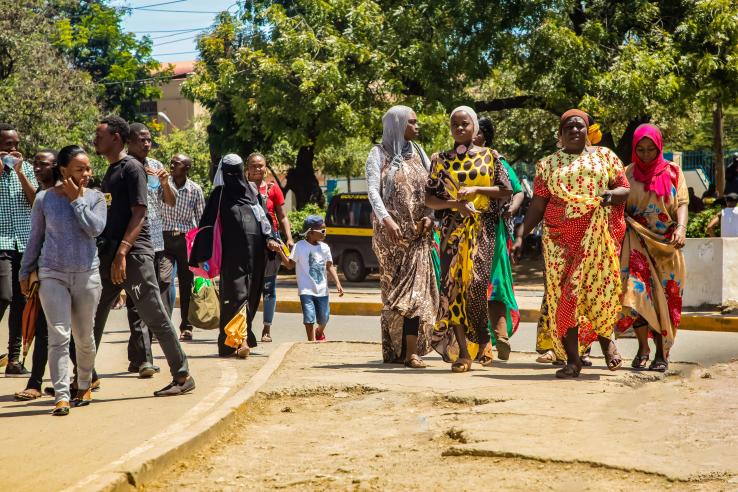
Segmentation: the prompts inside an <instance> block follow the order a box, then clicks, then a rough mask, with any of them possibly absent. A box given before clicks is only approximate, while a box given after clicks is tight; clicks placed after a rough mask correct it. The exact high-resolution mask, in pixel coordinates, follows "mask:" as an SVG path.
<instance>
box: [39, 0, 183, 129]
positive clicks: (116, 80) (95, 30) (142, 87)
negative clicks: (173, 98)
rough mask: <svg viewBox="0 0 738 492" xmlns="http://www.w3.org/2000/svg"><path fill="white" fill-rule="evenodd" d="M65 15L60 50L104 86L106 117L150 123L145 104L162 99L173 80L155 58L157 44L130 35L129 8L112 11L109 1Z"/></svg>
mask: <svg viewBox="0 0 738 492" xmlns="http://www.w3.org/2000/svg"><path fill="white" fill-rule="evenodd" d="M62 11H63V13H64V17H62V18H60V19H59V20H58V22H57V30H56V33H55V34H54V36H53V41H54V45H55V46H56V47H57V48H58V49H60V50H61V51H62V52H63V53H64V54H65V56H66V57H67V59H68V60H69V62H70V63H71V64H72V65H73V66H74V67H76V68H79V69H81V70H84V71H86V72H88V73H89V74H90V75H91V77H92V79H93V80H94V81H95V82H96V83H97V84H98V86H97V89H98V91H97V97H98V101H99V103H100V105H101V107H102V108H103V110H104V111H105V112H106V113H116V114H120V115H121V116H122V117H123V118H125V119H127V120H129V121H144V115H143V114H141V111H140V107H141V103H142V102H144V101H150V100H155V99H157V98H159V97H160V96H161V90H160V89H159V87H158V86H159V85H160V83H161V80H164V79H166V77H167V76H169V75H170V71H168V70H161V66H160V64H159V62H158V61H156V60H155V59H154V58H153V57H152V56H151V53H152V51H151V50H152V43H151V40H150V39H148V38H144V39H143V40H141V41H139V40H137V39H136V36H135V35H134V34H133V33H129V32H125V31H124V29H123V16H124V15H125V14H126V11H125V9H121V8H116V7H111V6H108V5H107V2H106V1H104V0H83V1H79V2H73V3H72V4H71V5H69V6H67V7H65V8H63V10H62ZM155 73H158V74H157V75H156V76H154V74H155Z"/></svg>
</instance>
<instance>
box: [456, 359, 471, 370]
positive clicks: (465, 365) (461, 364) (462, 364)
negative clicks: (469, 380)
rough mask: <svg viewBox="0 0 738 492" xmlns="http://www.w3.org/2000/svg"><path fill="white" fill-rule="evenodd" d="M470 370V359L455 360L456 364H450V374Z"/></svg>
mask: <svg viewBox="0 0 738 492" xmlns="http://www.w3.org/2000/svg"><path fill="white" fill-rule="evenodd" d="M471 368H472V360H471V359H456V362H454V363H453V364H451V372H469V371H471Z"/></svg>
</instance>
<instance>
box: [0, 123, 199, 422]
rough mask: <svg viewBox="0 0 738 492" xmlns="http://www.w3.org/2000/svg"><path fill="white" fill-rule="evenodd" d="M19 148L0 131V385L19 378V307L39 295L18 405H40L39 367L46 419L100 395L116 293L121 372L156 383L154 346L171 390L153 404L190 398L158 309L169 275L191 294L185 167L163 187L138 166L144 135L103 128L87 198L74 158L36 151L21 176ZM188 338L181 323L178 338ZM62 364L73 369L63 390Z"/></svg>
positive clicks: (155, 171)
mask: <svg viewBox="0 0 738 492" xmlns="http://www.w3.org/2000/svg"><path fill="white" fill-rule="evenodd" d="M19 143H20V139H19V136H18V132H17V131H16V130H15V129H14V128H12V127H10V126H8V125H4V126H0V154H1V155H2V169H1V174H0V208H2V210H3V214H4V215H3V219H2V224H1V225H0V243H2V244H0V288H1V289H2V298H0V309H1V310H2V311H0V316H2V314H4V311H5V310H6V308H7V307H8V306H10V311H11V313H10V318H9V323H8V324H9V331H10V337H9V345H8V362H7V367H6V369H5V373H6V375H10V376H24V375H25V374H27V370H26V369H25V367H24V366H23V364H22V363H21V361H20V346H21V332H22V321H21V316H22V312H23V309H24V305H25V296H26V295H29V294H30V293H31V291H32V290H33V289H36V288H37V289H38V297H39V300H40V304H41V307H42V310H41V313H40V314H39V319H38V322H37V327H36V337H35V346H34V356H33V361H32V364H33V366H32V371H31V376H30V378H29V381H28V384H27V387H26V389H25V390H24V391H21V392H19V393H17V394H16V399H19V400H31V399H35V398H38V397H40V396H41V382H42V379H43V374H44V372H45V368H46V365H47V362H48V366H49V370H50V374H51V381H52V384H53V391H50V392H51V393H53V394H54V396H55V408H54V411H53V414H54V415H66V414H68V413H69V409H70V407H72V406H84V405H87V404H89V402H90V401H91V399H92V395H91V391H92V390H94V389H97V388H99V387H100V379H99V377H98V375H97V373H96V371H95V358H96V355H97V352H98V351H99V349H100V342H101V339H102V335H103V331H104V329H105V325H106V322H107V318H108V315H109V312H110V309H111V308H112V306H113V304H114V303H115V301H116V300H117V298H118V296H119V294H120V293H121V292H122V291H125V294H126V301H127V307H128V320H129V325H130V331H131V336H130V339H129V346H128V356H129V361H130V365H129V368H128V369H129V371H132V372H138V373H139V375H140V376H141V377H151V376H153V375H154V374H155V373H156V372H158V371H159V368H158V367H156V366H155V365H154V364H153V357H152V354H151V340H152V337H154V336H155V337H156V339H157V340H158V343H159V345H160V347H161V349H162V351H163V352H164V355H165V357H166V360H167V363H168V366H169V371H170V374H171V377H172V381H171V383H169V384H168V385H167V386H166V387H164V388H163V389H161V390H159V391H156V392H155V393H154V394H155V395H156V396H174V395H180V394H184V393H188V392H190V391H192V390H193V389H194V388H195V381H194V379H193V378H192V376H191V375H190V371H189V367H188V363H187V356H186V355H185V353H184V351H183V350H182V347H181V345H180V343H179V337H178V336H177V332H176V329H175V327H174V325H173V324H172V321H171V317H170V314H171V306H170V303H169V301H168V299H169V292H168V291H169V286H170V283H171V282H172V270H173V267H174V266H175V265H176V268H177V271H178V274H179V279H180V291H181V293H182V294H183V295H182V297H186V295H187V294H188V293H189V289H190V285H191V283H192V276H191V274H189V273H190V272H189V268H188V261H187V251H186V245H185V244H184V242H183V241H181V240H179V239H178V238H179V237H180V236H181V235H182V234H183V233H184V232H186V231H187V230H189V229H191V228H192V227H195V226H196V225H197V224H198V222H199V219H200V217H199V215H200V214H201V212H202V209H203V206H204V197H203V196H202V190H201V189H200V187H199V186H198V185H197V184H195V183H194V182H192V181H191V180H189V179H188V178H187V171H188V170H189V167H190V166H191V164H192V162H191V159H190V158H189V157H188V156H186V155H176V156H174V157H173V158H172V162H171V166H172V174H171V176H170V174H169V173H168V172H167V171H166V170H165V169H164V166H163V165H162V164H161V163H159V162H158V161H155V160H153V159H150V158H149V157H148V153H149V150H150V149H151V135H150V132H149V130H148V129H147V128H146V127H145V126H144V125H142V124H139V123H134V124H132V125H129V124H128V123H127V122H126V121H125V120H123V119H122V118H120V117H117V116H110V117H107V118H104V119H102V120H101V121H100V123H99V124H98V126H97V128H96V131H95V137H94V142H93V144H94V148H95V151H96V153H97V154H98V155H100V156H102V157H103V158H105V160H106V161H107V162H108V167H107V170H106V173H105V176H104V178H103V179H102V182H101V185H100V189H94V188H91V187H90V183H91V179H92V168H91V165H90V158H89V156H88V155H87V153H86V152H85V150H84V149H83V148H81V147H79V146H76V145H70V146H66V147H64V148H62V149H61V150H60V151H59V152H58V154H57V153H55V152H53V151H46V150H44V151H40V152H38V153H37V154H36V155H35V156H34V157H33V161H32V162H33V165H31V164H29V163H28V162H26V161H25V160H24V159H23V156H22V155H21V154H20V153H19V152H18V147H19ZM126 149H127V150H126ZM165 239H167V241H166V242H165ZM188 274H189V275H188ZM182 302H183V303H185V302H186V300H184V299H183V301H182ZM184 312H185V313H186V312H187V311H186V310H184ZM188 329H189V325H188V323H187V316H186V314H185V315H184V316H183V320H182V325H181V330H182V333H183V334H184V333H186V332H187V330H188ZM47 344H48V347H47ZM47 356H48V360H47ZM69 360H71V361H72V363H73V364H74V380H73V381H72V382H70V380H69V370H68V361H69Z"/></svg>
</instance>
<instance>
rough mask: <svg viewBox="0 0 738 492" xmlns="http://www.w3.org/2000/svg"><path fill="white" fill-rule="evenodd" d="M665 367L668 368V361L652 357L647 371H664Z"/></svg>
mask: <svg viewBox="0 0 738 492" xmlns="http://www.w3.org/2000/svg"><path fill="white" fill-rule="evenodd" d="M667 369H669V362H668V361H665V360H659V359H654V360H653V361H652V362H651V365H650V366H648V370H649V371H656V372H666V370H667Z"/></svg>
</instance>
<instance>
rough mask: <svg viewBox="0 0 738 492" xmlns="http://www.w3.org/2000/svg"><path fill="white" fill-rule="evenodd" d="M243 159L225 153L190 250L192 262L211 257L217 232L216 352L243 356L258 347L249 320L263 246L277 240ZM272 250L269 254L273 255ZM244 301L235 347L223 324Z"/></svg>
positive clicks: (261, 281) (259, 288)
mask: <svg viewBox="0 0 738 492" xmlns="http://www.w3.org/2000/svg"><path fill="white" fill-rule="evenodd" d="M243 171H244V165H243V159H241V157H239V156H238V155H236V154H228V155H226V156H224V157H223V159H221V161H220V164H219V166H218V172H217V173H216V175H215V179H214V182H213V184H214V185H215V188H214V189H213V191H212V193H211V194H210V197H208V202H207V204H206V205H205V210H204V211H203V214H202V218H201V219H200V226H199V227H200V230H199V232H198V233H197V236H196V237H195V242H194V244H193V246H192V251H191V252H190V259H189V263H190V265H191V266H201V264H202V263H203V262H205V261H207V260H208V259H210V258H211V257H212V255H213V235H214V234H220V244H221V249H222V251H221V265H220V336H219V337H218V355H220V356H221V357H229V356H234V355H235V356H236V357H239V358H245V357H247V356H248V355H249V351H250V349H251V348H253V347H256V337H255V336H254V333H253V332H252V330H251V323H252V321H253V319H254V315H255V314H256V311H257V309H258V307H259V301H260V300H261V294H262V289H263V287H264V267H265V263H266V257H267V254H268V253H267V248H269V249H270V250H272V251H276V249H277V248H279V244H278V243H277V242H276V236H275V234H274V231H273V230H272V227H271V224H270V222H269V219H268V218H267V215H266V209H265V206H266V205H265V204H264V203H263V201H262V200H261V196H260V195H259V192H258V191H257V190H256V187H254V186H252V185H251V184H249V183H248V182H247V181H246V177H245V175H244V172H243ZM272 254H273V253H272ZM244 304H246V305H247V319H246V330H247V333H246V338H245V339H244V340H243V343H242V344H241V346H239V347H231V346H229V345H227V344H226V339H227V335H226V332H225V327H226V325H227V324H228V322H229V321H231V319H233V317H234V316H236V313H238V312H239V311H240V310H241V308H242V307H243V306H244Z"/></svg>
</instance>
